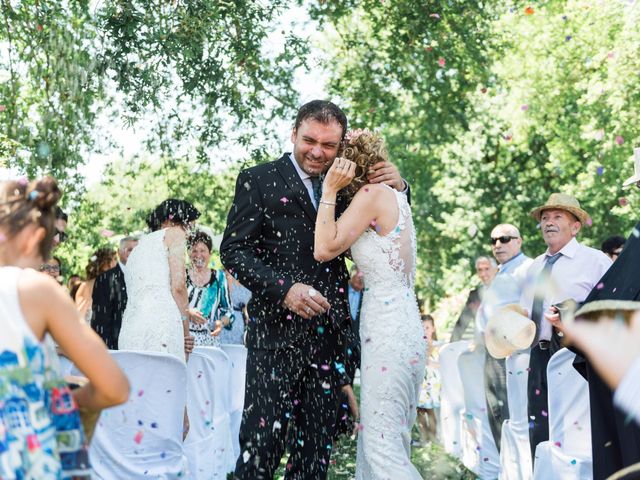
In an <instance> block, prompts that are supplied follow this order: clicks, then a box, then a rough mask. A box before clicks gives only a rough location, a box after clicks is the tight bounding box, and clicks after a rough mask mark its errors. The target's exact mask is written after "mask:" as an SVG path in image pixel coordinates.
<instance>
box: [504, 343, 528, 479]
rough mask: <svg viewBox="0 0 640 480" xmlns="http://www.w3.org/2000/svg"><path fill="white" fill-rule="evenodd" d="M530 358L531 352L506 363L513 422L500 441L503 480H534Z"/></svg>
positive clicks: (510, 412) (521, 354)
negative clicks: (528, 399)
mask: <svg viewBox="0 0 640 480" xmlns="http://www.w3.org/2000/svg"><path fill="white" fill-rule="evenodd" d="M529 356H530V354H529V349H527V350H521V351H517V352H514V353H513V354H512V355H511V356H509V357H507V358H506V359H505V366H506V370H507V398H508V401H509V419H508V420H505V421H504V422H503V424H502V436H501V437H500V477H499V478H500V480H530V479H531V478H532V477H533V467H532V465H531V448H530V446H529V417H528V413H527V381H528V379H529V370H528V369H529Z"/></svg>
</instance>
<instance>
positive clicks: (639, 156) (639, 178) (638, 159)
mask: <svg viewBox="0 0 640 480" xmlns="http://www.w3.org/2000/svg"><path fill="white" fill-rule="evenodd" d="M632 158H633V159H634V162H635V163H634V167H635V173H634V174H633V175H632V176H631V177H629V178H627V179H626V180H625V181H624V183H623V184H622V186H623V187H628V186H629V185H633V184H634V183H636V182H640V148H634V149H633V156H632Z"/></svg>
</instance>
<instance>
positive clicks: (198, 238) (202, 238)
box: [189, 230, 213, 251]
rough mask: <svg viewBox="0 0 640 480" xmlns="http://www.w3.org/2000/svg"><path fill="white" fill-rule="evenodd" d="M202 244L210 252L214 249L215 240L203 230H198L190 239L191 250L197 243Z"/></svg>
mask: <svg viewBox="0 0 640 480" xmlns="http://www.w3.org/2000/svg"><path fill="white" fill-rule="evenodd" d="M198 242H201V243H204V244H205V245H206V246H207V248H208V249H209V251H211V249H212V248H213V240H212V239H211V236H209V234H208V233H206V232H203V231H202V230H198V231H197V232H195V233H194V234H193V235H191V236H190V237H189V249H191V247H193V246H194V245H195V244H196V243H198Z"/></svg>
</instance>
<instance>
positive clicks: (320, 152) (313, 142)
mask: <svg viewBox="0 0 640 480" xmlns="http://www.w3.org/2000/svg"><path fill="white" fill-rule="evenodd" d="M341 139H342V126H341V125H340V124H339V123H338V122H336V121H331V122H329V123H321V122H319V121H317V120H313V119H311V118H309V119H306V120H303V121H302V123H301V124H300V126H299V127H298V128H297V129H296V128H294V129H293V131H292V132H291V141H292V142H293V156H294V158H295V159H296V162H298V165H300V168H302V170H304V171H305V172H307V173H308V174H309V175H311V176H312V177H315V176H317V175H320V174H321V173H323V172H326V171H327V170H328V169H329V167H330V166H331V163H333V160H334V159H335V158H336V155H337V154H338V147H339V146H340V140H341Z"/></svg>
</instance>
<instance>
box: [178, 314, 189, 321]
mask: <svg viewBox="0 0 640 480" xmlns="http://www.w3.org/2000/svg"><path fill="white" fill-rule="evenodd" d="M180 320H182V321H183V322H184V321H186V320H189V315H180Z"/></svg>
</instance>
